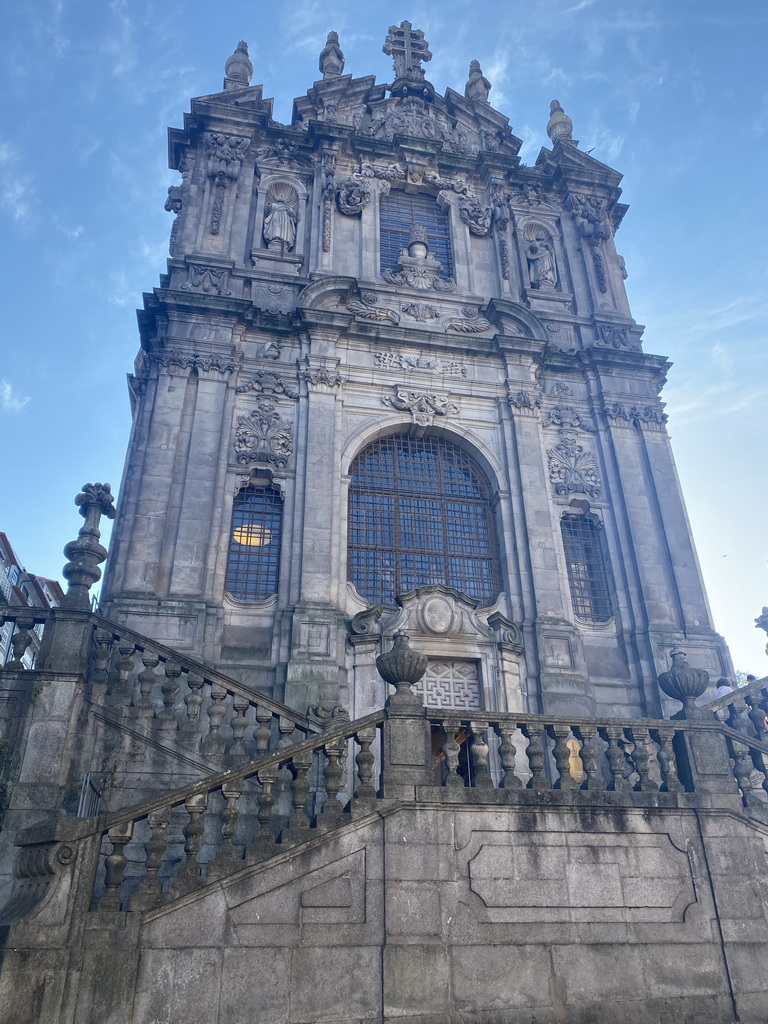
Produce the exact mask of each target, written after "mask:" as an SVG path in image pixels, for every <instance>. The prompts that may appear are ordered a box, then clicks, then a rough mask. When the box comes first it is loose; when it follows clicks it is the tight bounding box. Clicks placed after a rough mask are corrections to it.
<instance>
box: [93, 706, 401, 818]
mask: <svg viewBox="0 0 768 1024" xmlns="http://www.w3.org/2000/svg"><path fill="white" fill-rule="evenodd" d="M384 717H385V715H384V712H383V711H377V712H375V713H373V714H371V715H366V717H365V718H358V719H357V720H356V721H354V722H350V721H349V720H348V719H337V720H336V722H335V723H334V724H333V725H331V726H329V727H328V728H327V729H326V730H325V731H323V732H322V733H315V734H314V735H313V736H311V737H310V738H309V739H305V740H301V741H300V742H298V743H291V744H289V745H288V746H285V747H283V748H282V749H280V750H275V751H274V752H273V753H271V754H264V755H263V756H262V757H258V758H256V759H255V760H253V761H248V762H247V763H246V764H242V765H239V766H238V767H237V768H229V769H227V770H226V771H222V772H217V773H216V775H208V776H207V777H206V778H205V779H203V780H201V781H200V782H195V783H192V784H190V785H189V786H182V787H180V788H179V789H174V790H172V791H171V792H169V793H164V794H163V795H162V796H159V797H155V798H154V799H152V800H146V801H143V802H142V803H140V804H135V805H134V806H132V807H126V808H124V809H122V810H120V811H114V812H112V813H111V814H107V815H101V816H99V817H98V818H94V819H92V821H93V825H92V826H90V827H89V826H86V827H85V828H84V829H83V830H82V831H81V832H79V833H78V835H79V837H81V838H86V837H87V836H90V835H95V834H96V833H99V832H108V831H109V830H110V829H114V828H116V827H117V826H119V825H127V824H128V823H129V822H132V821H139V820H140V819H142V818H146V817H147V815H149V814H151V813H152V812H153V811H159V810H161V809H162V808H164V807H172V806H176V805H177V804H180V803H184V801H185V800H189V799H190V798H191V797H194V796H202V795H204V794H207V793H212V792H214V791H215V790H217V789H220V788H221V786H222V785H226V784H228V783H233V782H238V781H239V780H240V779H247V778H248V777H249V776H251V775H256V774H257V773H258V772H260V771H264V769H265V768H270V767H272V766H276V767H279V766H280V765H281V764H283V763H284V762H287V761H291V760H292V759H293V758H294V757H296V755H297V754H298V755H300V754H303V753H312V752H314V751H315V750H319V749H321V748H322V747H325V746H327V745H329V744H331V743H333V742H334V741H336V740H340V739H345V740H346V739H350V738H351V737H353V736H354V735H355V733H358V732H360V731H361V730H362V729H367V728H370V727H371V726H376V725H380V724H381V723H382V722H383V721H384Z"/></svg>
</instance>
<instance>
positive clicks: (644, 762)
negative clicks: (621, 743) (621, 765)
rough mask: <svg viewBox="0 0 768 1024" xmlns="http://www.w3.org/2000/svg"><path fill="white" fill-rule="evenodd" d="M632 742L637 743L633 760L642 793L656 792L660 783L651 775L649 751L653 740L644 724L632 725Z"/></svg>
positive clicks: (633, 752)
mask: <svg viewBox="0 0 768 1024" xmlns="http://www.w3.org/2000/svg"><path fill="white" fill-rule="evenodd" d="M629 733H630V736H631V737H632V742H633V743H634V744H635V749H634V750H633V751H632V762H633V764H634V766H635V771H636V772H637V774H638V775H639V776H640V784H639V789H640V792H641V793H647V792H651V793H656V792H658V790H659V784H658V782H656V781H655V779H654V778H653V777H652V776H651V758H650V754H649V753H648V744H649V743H650V742H651V736H650V733H649V732H648V730H647V729H646V728H644V727H642V726H634V725H633V726H632V728H631V729H630V730H629Z"/></svg>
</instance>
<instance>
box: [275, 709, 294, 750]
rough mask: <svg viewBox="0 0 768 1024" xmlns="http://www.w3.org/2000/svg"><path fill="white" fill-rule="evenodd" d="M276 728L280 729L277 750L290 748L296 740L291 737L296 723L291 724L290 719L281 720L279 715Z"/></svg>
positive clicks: (281, 717)
mask: <svg viewBox="0 0 768 1024" xmlns="http://www.w3.org/2000/svg"><path fill="white" fill-rule="evenodd" d="M278 727H279V729H280V741H279V743H278V744H277V749H278V750H285V748H286V747H290V745H291V744H292V743H294V742H295V740H296V738H295V737H294V735H293V733H294V731H295V729H296V723H295V722H292V721H291V720H290V718H283V716H282V715H281V716H280V720H279V723H278Z"/></svg>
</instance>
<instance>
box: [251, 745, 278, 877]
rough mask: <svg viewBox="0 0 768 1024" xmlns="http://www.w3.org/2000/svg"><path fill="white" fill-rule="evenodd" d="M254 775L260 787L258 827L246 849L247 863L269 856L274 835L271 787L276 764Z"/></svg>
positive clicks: (273, 804) (275, 777)
mask: <svg viewBox="0 0 768 1024" xmlns="http://www.w3.org/2000/svg"><path fill="white" fill-rule="evenodd" d="M256 777H257V779H258V781H259V786H260V787H261V788H260V790H259V795H258V797H257V799H258V804H259V811H258V814H257V815H256V818H257V820H258V823H259V829H258V831H257V832H256V833H255V834H254V836H253V839H252V840H251V842H250V844H249V846H248V848H247V850H246V859H247V861H248V863H249V864H255V863H257V862H258V861H261V860H264V859H265V858H266V857H269V856H270V854H271V853H272V849H273V847H274V845H275V837H274V835H273V834H272V808H273V807H274V806H275V796H274V794H273V792H272V787H273V786H274V784H275V782H276V781H277V765H269V767H267V768H262V769H261V770H260V771H258V772H257V773H256Z"/></svg>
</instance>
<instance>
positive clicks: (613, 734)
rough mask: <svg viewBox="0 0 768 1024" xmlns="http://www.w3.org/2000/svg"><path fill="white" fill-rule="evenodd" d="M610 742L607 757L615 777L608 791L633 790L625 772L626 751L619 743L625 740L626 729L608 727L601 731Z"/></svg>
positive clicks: (613, 726)
mask: <svg viewBox="0 0 768 1024" xmlns="http://www.w3.org/2000/svg"><path fill="white" fill-rule="evenodd" d="M600 731H601V733H602V734H603V735H604V736H605V737H606V738H607V740H608V749H607V750H606V752H605V756H606V757H607V758H608V767H609V768H610V770H611V775H612V776H613V778H612V780H611V782H609V784H608V789H610V790H614V791H615V792H617V793H623V792H626V791H627V790H630V789H632V784H631V783H630V781H629V779H628V778H627V777H626V774H625V770H626V765H627V759H626V756H625V754H624V751H623V750H622V749H621V747H620V746H619V741H620V740H623V739H624V729H623V728H622V727H621V726H620V725H607V726H606V727H605V728H604V729H601V730H600Z"/></svg>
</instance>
